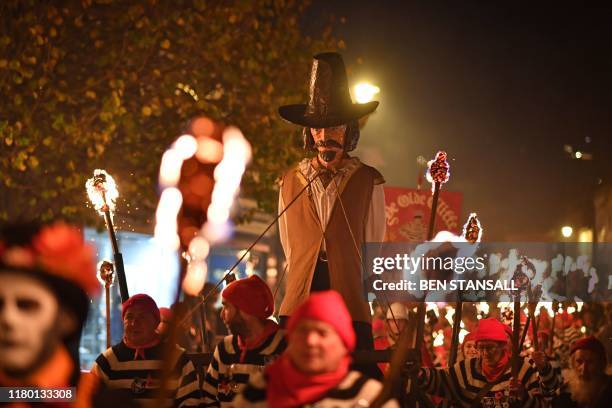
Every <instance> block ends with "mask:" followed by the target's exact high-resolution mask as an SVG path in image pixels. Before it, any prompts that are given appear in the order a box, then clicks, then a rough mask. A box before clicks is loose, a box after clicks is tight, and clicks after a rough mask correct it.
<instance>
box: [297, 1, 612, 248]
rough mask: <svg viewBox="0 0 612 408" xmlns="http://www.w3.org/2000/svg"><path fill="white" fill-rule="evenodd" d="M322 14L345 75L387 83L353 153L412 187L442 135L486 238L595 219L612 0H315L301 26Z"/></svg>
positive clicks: (610, 131) (531, 235)
mask: <svg viewBox="0 0 612 408" xmlns="http://www.w3.org/2000/svg"><path fill="white" fill-rule="evenodd" d="M328 14H332V15H334V16H336V23H335V33H336V34H337V35H338V36H339V37H340V38H342V39H343V40H344V42H345V43H346V49H345V50H342V53H343V55H344V56H345V60H346V63H347V65H348V66H349V72H350V77H349V81H350V82H351V83H356V82H358V81H360V80H368V81H370V82H371V83H374V84H376V85H377V86H379V87H380V88H381V93H380V94H379V95H378V97H377V98H376V99H378V100H380V102H381V104H380V107H379V108H378V111H377V112H376V113H375V114H374V115H373V116H372V117H371V118H370V119H369V121H368V123H367V126H366V127H365V129H364V130H363V132H362V137H361V141H360V147H359V149H358V150H357V151H356V154H357V155H359V156H360V157H361V158H362V159H363V160H364V161H365V162H366V163H369V164H371V165H374V166H376V167H378V168H379V170H381V172H382V173H383V174H384V175H385V177H386V179H387V183H388V185H392V186H405V187H414V186H415V185H416V179H417V172H418V171H419V168H418V167H417V164H416V158H417V156H419V155H422V156H424V157H425V158H427V159H428V160H429V159H431V158H433V157H434V155H435V153H436V151H437V150H439V149H444V150H446V151H447V152H448V154H449V157H450V163H451V180H450V181H449V183H448V184H447V185H446V186H445V188H447V189H448V190H451V191H461V192H463V194H464V200H463V216H464V217H465V216H467V214H468V213H469V212H472V211H476V212H478V214H479V217H480V219H481V222H482V223H483V226H484V228H485V234H486V239H487V240H489V241H493V240H556V239H559V236H560V233H559V229H560V227H561V226H562V225H565V224H570V225H573V226H574V227H575V228H577V227H582V226H585V227H586V226H591V225H592V222H593V221H592V219H593V218H592V217H593V213H592V207H593V205H592V202H593V194H594V192H595V190H596V189H602V188H605V187H606V186H610V180H611V173H612V165H611V164H610V160H609V157H610V154H611V153H612V141H611V137H612V126H611V124H610V118H611V115H610V108H611V106H612V103H611V95H612V49H611V47H610V44H611V43H612V8H611V7H610V6H597V7H596V6H591V7H587V6H580V5H577V4H574V5H561V4H560V3H540V4H539V5H538V6H537V7H535V6H534V5H532V4H529V5H527V4H526V5H524V6H516V5H512V6H510V5H508V4H501V2H453V3H450V2H449V3H446V2H403V1H351V2H343V1H335V2H329V1H315V2H314V3H313V5H312V6H311V7H310V8H309V9H308V13H307V15H306V17H305V19H304V21H303V27H304V31H305V32H306V33H308V32H315V31H316V30H317V29H318V28H319V25H320V24H321V21H322V19H321V17H322V16H324V15H328ZM342 21H344V22H342ZM565 144H569V145H572V146H573V147H574V149H575V150H580V151H582V152H586V153H591V154H592V155H593V160H576V159H572V158H571V157H570V154H568V153H566V152H565V151H564V145H565ZM424 188H429V186H424Z"/></svg>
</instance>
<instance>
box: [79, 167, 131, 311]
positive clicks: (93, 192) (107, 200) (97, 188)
mask: <svg viewBox="0 0 612 408" xmlns="http://www.w3.org/2000/svg"><path fill="white" fill-rule="evenodd" d="M85 187H86V188H87V195H88V196H89V200H90V201H91V203H92V204H93V206H94V208H95V209H96V210H97V211H98V213H100V215H102V216H103V217H104V221H105V222H106V229H107V230H108V236H109V237H110V240H111V244H112V246H113V258H114V260H115V267H116V268H117V280H118V281H119V293H120V294H121V301H122V302H125V301H126V300H128V298H129V297H130V295H129V293H128V288H127V281H126V278H125V268H124V266H123V255H121V252H119V245H118V244H117V237H116V236H115V227H114V226H113V216H112V213H113V211H114V210H115V200H117V197H119V192H118V191H117V185H116V184H115V180H113V178H112V177H111V176H110V174H108V173H107V172H106V171H104V170H100V169H96V170H94V175H93V177H92V178H90V179H89V180H87V183H85Z"/></svg>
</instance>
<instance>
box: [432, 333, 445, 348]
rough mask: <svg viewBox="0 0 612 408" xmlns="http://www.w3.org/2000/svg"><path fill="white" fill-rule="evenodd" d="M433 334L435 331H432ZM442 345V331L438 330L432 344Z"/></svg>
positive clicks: (435, 345)
mask: <svg viewBox="0 0 612 408" xmlns="http://www.w3.org/2000/svg"><path fill="white" fill-rule="evenodd" d="M434 334H436V333H435V332H434ZM443 345H444V331H443V330H438V332H437V334H436V335H435V336H434V342H433V346H434V347H442V346H443Z"/></svg>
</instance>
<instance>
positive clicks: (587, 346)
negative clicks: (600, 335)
mask: <svg viewBox="0 0 612 408" xmlns="http://www.w3.org/2000/svg"><path fill="white" fill-rule="evenodd" d="M577 350H591V351H592V352H593V353H595V354H597V355H599V356H600V357H601V359H602V360H605V359H606V348H605V347H604V345H603V343H602V342H601V341H599V340H598V339H596V338H595V337H593V336H589V337H585V338H584V339H580V340H576V341H575V342H574V344H572V348H571V349H570V355H572V354H574V353H575V352H576V351H577Z"/></svg>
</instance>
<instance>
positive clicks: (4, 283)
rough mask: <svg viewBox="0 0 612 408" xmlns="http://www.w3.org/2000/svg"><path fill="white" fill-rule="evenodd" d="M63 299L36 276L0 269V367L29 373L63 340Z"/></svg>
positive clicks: (21, 373) (4, 369)
mask: <svg viewBox="0 0 612 408" xmlns="http://www.w3.org/2000/svg"><path fill="white" fill-rule="evenodd" d="M58 313H59V303H58V301H57V298H56V297H55V294H54V293H53V292H52V291H51V290H50V289H49V288H48V287H47V286H46V285H44V284H43V283H42V282H40V281H39V280H37V279H36V278H33V277H30V276H28V275H24V274H22V273H19V272H10V271H8V272H3V273H0V370H2V371H4V372H5V373H7V374H9V375H15V376H26V375H28V374H29V373H30V371H31V370H33V369H34V368H35V367H37V366H38V365H39V364H40V363H42V362H44V359H45V357H48V356H49V354H50V352H51V351H53V350H54V349H55V346H56V345H57V344H58V342H59V335H58V331H57V330H54V327H56V323H57V318H58Z"/></svg>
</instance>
